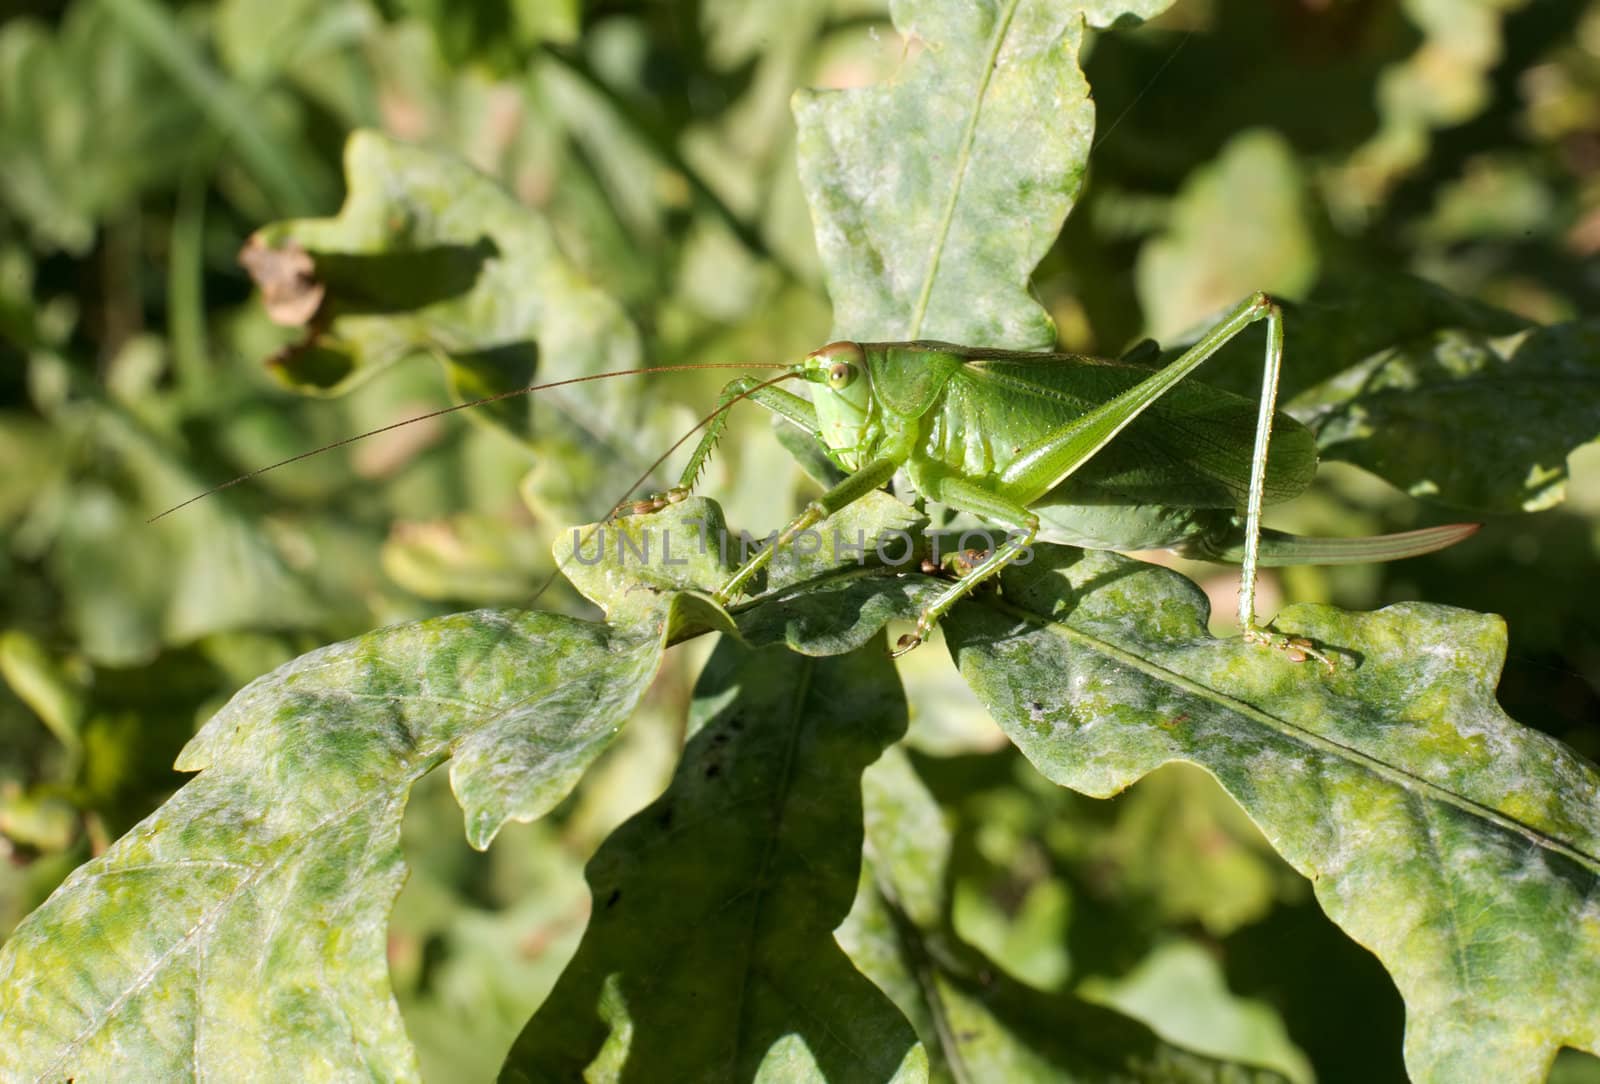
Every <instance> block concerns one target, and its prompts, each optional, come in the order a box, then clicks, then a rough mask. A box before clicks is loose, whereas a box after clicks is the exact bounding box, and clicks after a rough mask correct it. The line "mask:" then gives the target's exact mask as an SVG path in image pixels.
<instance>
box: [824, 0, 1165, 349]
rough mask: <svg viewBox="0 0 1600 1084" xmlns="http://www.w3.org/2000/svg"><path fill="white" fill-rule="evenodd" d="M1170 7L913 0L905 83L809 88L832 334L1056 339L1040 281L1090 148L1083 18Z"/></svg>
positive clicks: (905, 15)
mask: <svg viewBox="0 0 1600 1084" xmlns="http://www.w3.org/2000/svg"><path fill="white" fill-rule="evenodd" d="M1166 6H1167V5H1166V4H1165V3H1162V2H1159V0H1145V2H1143V3H1138V4H1128V3H1120V4H1119V3H1114V2H1113V3H1096V4H1093V5H1090V6H1089V7H1088V8H1087V9H1086V10H1085V9H1084V8H1083V7H1082V6H1081V5H1077V4H1055V3H1048V2H1046V0H985V2H983V3H974V4H948V3H942V2H937V0H898V2H896V3H894V4H893V5H892V7H891V11H892V13H893V16H894V22H895V27H896V28H897V29H898V30H899V31H900V33H901V34H902V35H903V36H904V37H905V38H906V39H907V42H908V46H907V48H908V51H910V52H911V53H912V55H910V57H909V59H907V60H906V61H905V63H904V65H903V66H902V68H901V70H900V72H899V73H898V74H897V76H896V77H895V78H894V79H892V80H889V81H888V82H885V83H881V84H879V85H877V86H872V87H865V88H861V89H857V90H845V91H801V92H800V93H798V94H796V95H795V99H794V111H795V121H796V123H797V125H798V128H799V134H798V153H799V167H800V179H801V182H802V184H803V185H804V187H805V191H806V199H807V200H808V202H809V203H810V205H811V215H812V220H813V222H814V224H815V227H816V235H817V248H818V251H819V253H820V255H821V258H822V263H823V267H824V270H825V274H826V278H827V283H828V294H829V296H830V297H832V298H833V303H834V326H833V333H834V337H835V338H840V339H861V340H903V339H942V340H945V341H947V342H958V343H981V344H983V345H985V346H996V347H1009V348H1012V349H1017V350H1047V349H1050V348H1052V347H1053V346H1054V345H1055V328H1054V326H1053V325H1052V324H1051V322H1050V318H1049V317H1048V316H1047V315H1046V313H1045V311H1044V310H1043V309H1042V308H1041V307H1040V306H1039V304H1038V302H1037V301H1035V300H1034V298H1033V296H1032V295H1031V293H1030V292H1029V290H1028V280H1029V276H1031V275H1032V273H1033V268H1034V266H1035V265H1036V264H1037V263H1038V262H1039V260H1040V259H1041V258H1042V257H1043V256H1044V254H1045V252H1046V250H1048V249H1049V247H1050V245H1051V244H1052V243H1053V242H1054V240H1055V237H1056V234H1057V233H1058V232H1059V231H1060V229H1061V223H1062V221H1063V220H1064V219H1065V218H1066V215H1067V211H1068V210H1069V209H1070V208H1071V207H1072V202H1073V199H1074V198H1075V197H1076V195H1077V193H1078V190H1079V188H1080V187H1081V185H1082V182H1083V173H1084V167H1085V163H1086V162H1087V161H1088V157H1089V147H1090V141H1091V139H1092V136H1093V133H1094V103H1093V102H1092V101H1091V100H1090V98H1089V84H1088V82H1087V81H1086V80H1085V79H1084V77H1083V73H1082V72H1081V71H1080V70H1079V69H1078V49H1079V46H1080V44H1081V41H1082V36H1083V27H1084V20H1085V18H1090V19H1093V20H1095V21H1096V25H1105V24H1108V23H1110V22H1112V21H1115V20H1117V19H1118V18H1119V16H1120V15H1121V14H1122V13H1123V12H1131V14H1132V15H1133V16H1134V17H1135V18H1137V17H1148V16H1149V15H1152V14H1154V13H1155V12H1157V11H1159V10H1161V9H1163V8H1165V7H1166Z"/></svg>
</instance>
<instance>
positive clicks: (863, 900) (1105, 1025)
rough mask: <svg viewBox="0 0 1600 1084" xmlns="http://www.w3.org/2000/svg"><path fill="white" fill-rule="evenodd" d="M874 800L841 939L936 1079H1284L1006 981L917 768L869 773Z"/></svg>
mask: <svg viewBox="0 0 1600 1084" xmlns="http://www.w3.org/2000/svg"><path fill="white" fill-rule="evenodd" d="M865 793H866V812H867V840H868V852H869V854H870V855H871V856H872V861H871V862H870V863H869V865H868V867H867V873H868V876H867V877H866V878H865V880H864V881H863V884H862V887H861V891H860V893H859V894H858V895H857V897H856V904H855V907H854V909H853V910H852V911H851V913H850V917H849V919H848V920H847V921H846V923H845V925H844V926H843V927H841V929H840V931H839V938H840V941H841V942H842V943H843V944H844V945H845V947H846V949H847V950H848V951H849V952H850V955H851V958H852V959H854V960H855V961H856V963H857V965H858V966H860V967H861V968H862V970H863V971H865V972H866V973H867V974H868V975H870V976H871V977H872V979H873V981H874V982H876V983H877V984H878V985H879V986H880V987H882V988H883V990H884V991H885V992H886V993H888V994H889V996H890V997H891V998H893V999H894V1001H895V1003H896V1004H897V1005H899V1006H900V1008H901V1010H902V1011H903V1012H905V1014H906V1015H907V1017H908V1018H910V1019H911V1020H912V1022H913V1023H914V1024H915V1025H916V1026H917V1030H918V1033H919V1034H920V1035H921V1036H922V1040H923V1043H924V1045H926V1046H927V1048H928V1050H929V1053H930V1060H931V1062H932V1064H933V1069H934V1078H935V1079H937V1080H956V1081H961V1080H1006V1081H1041V1082H1043V1081H1059V1080H1074V1081H1085V1082H1092V1081H1105V1082H1110V1081H1124V1080H1164V1081H1175V1082H1176V1081H1183V1082H1196V1084H1198V1082H1220V1081H1236V1082H1240V1084H1243V1082H1246V1081H1259V1082H1261V1084H1267V1082H1271V1081H1281V1080H1282V1079H1283V1078H1282V1077H1281V1076H1280V1075H1279V1074H1277V1073H1276V1072H1273V1071H1271V1070H1267V1069H1258V1068H1255V1067H1250V1066H1244V1065H1239V1064H1233V1063H1229V1062H1226V1061H1219V1060H1216V1059H1213V1058H1210V1057H1206V1056H1204V1055H1200V1054H1196V1053H1194V1052H1192V1051H1189V1050H1185V1049H1183V1048H1182V1047H1179V1046H1177V1045H1175V1044H1173V1043H1169V1042H1166V1041H1164V1040H1162V1039H1161V1038H1160V1037H1158V1036H1157V1035H1156V1034H1155V1033H1154V1032H1152V1031H1151V1030H1150V1029H1149V1028H1147V1027H1145V1026H1144V1025H1143V1024H1141V1023H1139V1022H1138V1021H1136V1020H1133V1019H1131V1018H1129V1017H1126V1016H1123V1015H1122V1014H1120V1013H1118V1012H1116V1011H1114V1010H1111V1009H1107V1008H1102V1007H1100V1006H1096V1005H1092V1004H1090V1003H1089V1002H1086V1001H1084V1000H1082V999H1080V998H1077V997H1074V996H1072V995H1070V994H1061V993H1046V992H1044V991H1041V990H1037V989H1034V988H1032V987H1030V986H1028V985H1026V984H1024V983H1022V982H1019V981H1017V980H1016V979H1014V978H1012V977H1011V976H1009V975H1007V974H1006V973H1005V972H1004V971H1002V970H1001V969H999V968H997V967H996V966H995V965H994V963H993V962H992V961H990V960H988V959H987V958H985V956H984V955H983V953H982V952H980V951H979V950H977V949H976V948H974V947H973V946H971V945H969V944H967V943H965V942H964V941H962V939H961V938H960V937H959V935H958V934H957V933H956V931H955V929H954V926H953V922H952V918H951V900H950V898H949V897H950V885H951V880H952V878H951V873H950V866H951V862H952V847H953V840H952V838H951V833H950V830H949V828H948V826H947V825H946V824H945V823H944V820H943V816H942V813H941V810H940V809H939V807H938V805H937V804H936V803H935V802H934V799H933V796H932V795H931V794H929V793H928V791H927V788H926V787H925V786H924V785H923V784H922V782H921V780H919V779H918V778H917V775H916V772H915V770H914V769H913V768H912V766H911V764H910V762H909V760H907V759H906V758H905V756H904V755H903V754H900V753H899V752H897V751H895V750H891V751H890V752H889V753H888V754H886V755H885V756H884V758H883V759H882V760H881V761H879V762H878V763H877V764H875V765H873V767H872V768H871V769H870V770H869V771H868V772H867V775H866V778H865Z"/></svg>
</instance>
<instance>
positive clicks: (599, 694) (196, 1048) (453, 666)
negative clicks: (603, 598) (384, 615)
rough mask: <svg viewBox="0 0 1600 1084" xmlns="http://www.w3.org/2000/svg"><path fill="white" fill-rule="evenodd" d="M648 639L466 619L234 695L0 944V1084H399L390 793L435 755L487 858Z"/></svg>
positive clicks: (578, 763)
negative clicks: (167, 790)
mask: <svg viewBox="0 0 1600 1084" xmlns="http://www.w3.org/2000/svg"><path fill="white" fill-rule="evenodd" d="M660 645H661V641H660V637H658V636H640V635H635V636H626V635H622V634H619V633H616V632H614V631H612V630H610V629H608V628H607V627H606V626H603V625H595V624H590V623H588V622H582V621H577V620H574V619H572V618H566V617H560V616H557V615H553V614H542V613H525V614H518V613H502V612H495V611H479V612H476V613H469V614H458V615H455V616H453V617H445V618H438V619H435V620H430V621H422V622H418V623H415V624H410V625H400V626H396V627H394V628H390V629H383V630H380V631H378V632H374V633H370V634H368V635H366V636H363V637H360V638H358V639H355V640H349V641H345V642H344V643H340V644H334V645H333V646H331V647H326V648H322V649H321V650H318V651H314V652H312V653H311V654H309V655H305V656H303V657H301V658H299V659H297V660H295V661H294V662H292V663H289V664H288V665H286V666H284V667H282V668H280V669H278V670H276V671H274V672H273V673H271V674H268V675H266V676H265V677H262V678H260V679H258V680H256V681H255V682H252V683H251V684H250V685H248V686H246V687H245V688H244V689H243V690H242V691H241V692H240V693H239V694H238V695H237V696H235V697H234V698H233V700H231V701H230V702H229V703H228V705H227V706H226V707H224V708H223V709H222V711H220V712H219V713H218V714H217V715H216V716H215V717H214V718H213V719H212V720H211V721H210V722H209V723H208V724H206V726H205V728H204V729H202V730H201V732H200V733H199V734H198V735H197V736H196V737H195V739H194V741H192V742H191V743H190V745H189V746H188V747H187V748H186V749H185V750H184V753H183V755H182V757H181V758H180V760H179V764H178V766H179V767H180V768H182V769H187V770H199V771H201V774H200V775H199V776H198V777H197V778H196V779H195V780H193V781H192V782H190V783H188V784H187V785H186V786H184V787H183V788H182V789H181V790H180V791H179V792H178V793H177V794H176V795H174V796H173V798H172V799H171V800H169V801H168V802H167V803H166V804H165V805H163V806H162V807H161V808H160V809H159V810H157V811H156V812H155V813H154V814H152V815H151V816H150V817H148V818H147V819H146V820H144V821H143V822H142V823H140V824H139V825H138V826H137V827H135V828H134V829H133V830H132V831H131V832H129V833H128V834H127V835H126V836H124V837H123V838H122V839H121V840H119V841H118V842H117V843H116V844H115V845H114V846H113V847H112V848H111V849H110V850H108V851H107V852H106V853H105V854H104V855H102V856H101V857H99V858H98V859H96V860H94V861H93V862H90V863H89V864H88V865H85V866H83V867H81V868H80V869H78V870H77V871H76V872H75V873H74V874H73V875H72V876H71V877H70V878H68V880H67V881H66V883H65V884H63V885H62V886H61V887H60V888H59V889H58V890H57V891H56V892H55V894H54V895H52V896H51V897H50V899H49V900H48V901H47V902H46V903H45V904H44V905H43V906H42V907H40V908H39V909H38V910H37V911H35V912H34V913H33V914H32V915H31V916H30V917H29V918H28V919H27V920H26V921H24V922H23V924H22V925H21V926H19V927H18V928H17V931H16V933H15V935H14V936H13V937H12V938H11V939H10V940H9V941H7V942H6V945H5V947H4V949H3V950H0V1077H3V1078H4V1079H6V1080H23V1079H27V1080H35V1079H39V1080H59V1079H66V1078H74V1077H75V1078H77V1079H86V1080H95V1079H120V1080H136V1079H137V1080H176V1079H188V1078H191V1077H208V1078H212V1079H223V1080H247V1079H272V1080H283V1079H299V1080H319V1079H331V1078H342V1077H360V1078H363V1079H367V1078H378V1079H415V1078H416V1076H417V1067H416V1062H415V1058H414V1055H413V1053H412V1051H411V1047H410V1044H409V1043H408V1042H407V1040H406V1036H405V1031H404V1028H403V1027H402V1025H401V1022H400V1016H399V1012H398V1010H397V1008H396V1006H395V1003H394V999H393V996H392V994H391V992H390V989H389V976H388V967H387V961H386V955H385V944H386V934H385V928H386V923H387V918H388V912H389V907H390V905H391V904H392V903H393V901H394V897H395V894H396V893H397V892H398V891H399V889H400V885H401V883H402V882H403V880H404V879H405V873H406V870H405V864H404V861H403V858H402V855H401V851H400V817H401V813H402V811H403V809H404V806H405V802H406V796H407V794H408V793H409V791H410V788H411V784H412V783H413V782H415V781H416V780H417V779H418V778H420V777H421V776H422V775H423V774H425V773H426V772H427V771H429V770H430V769H431V768H433V767H435V766H437V765H438V764H440V763H442V762H443V761H444V760H445V759H447V758H448V757H450V756H452V755H455V756H458V757H459V758H460V760H459V762H458V763H457V764H456V765H455V770H454V771H453V773H452V782H453V783H454V785H455V789H456V793H457V795H458V796H459V797H460V799H461V801H462V804H463V806H464V807H465V808H466V809H467V811H468V824H469V831H470V833H471V835H472V838H473V841H474V842H475V843H477V844H478V845H480V846H483V845H487V843H488V840H489V839H490V838H492V836H493V835H494V832H495V831H496V830H498V828H499V827H500V826H501V825H502V824H504V823H505V821H506V820H508V819H512V818H519V819H530V818H532V817H534V816H537V815H539V814H540V813H542V812H544V811H546V810H548V809H549V808H550V807H551V806H553V805H554V804H555V803H556V802H558V801H559V800H560V799H561V798H562V797H563V796H565V794H566V793H567V791H569V790H570V789H571V788H572V786H573V785H574V784H575V783H576V782H577V780H578V777H579V775H581V774H582V772H583V770H584V768H585V767H587V765H588V764H589V762H590V761H592V760H593V759H594V757H595V756H597V755H599V753H600V751H601V750H602V749H603V748H604V747H605V745H606V744H608V742H609V741H610V739H611V737H612V736H613V735H614V734H615V733H616V732H617V730H618V729H619V728H620V726H621V723H622V722H623V721H624V720H626V718H627V717H628V715H629V713H631V711H632V710H633V707H634V705H635V704H636V703H637V701H638V698H639V697H640V695H642V693H643V691H644V688H645V686H646V685H647V684H648V682H649V680H650V678H651V676H652V675H653V674H654V673H655V670H656V667H657V664H658V662H659V660H660V655H661V646H660Z"/></svg>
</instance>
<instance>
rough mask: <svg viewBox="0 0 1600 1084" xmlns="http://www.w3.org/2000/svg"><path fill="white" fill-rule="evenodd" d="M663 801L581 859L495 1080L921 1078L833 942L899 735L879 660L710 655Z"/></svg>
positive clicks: (888, 1019)
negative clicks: (867, 797)
mask: <svg viewBox="0 0 1600 1084" xmlns="http://www.w3.org/2000/svg"><path fill="white" fill-rule="evenodd" d="M691 725H692V726H693V727H694V730H693V736H692V737H691V738H690V740H689V744H688V747H687V748H686V749H685V751H684V755H683V759H682V761H681V762H680V764H679V766H678V770H677V774H676V775H675V776H674V778H673V781H672V785H671V786H670V787H669V788H668V790H667V792H666V793H665V794H663V795H662V796H661V797H660V798H659V799H657V800H656V801H655V802H654V803H653V804H652V805H651V806H650V807H649V808H647V809H645V810H644V811H643V812H641V813H639V814H638V815H637V816H635V817H634V818H633V819H632V820H630V821H629V822H628V823H627V824H625V825H623V826H622V827H621V828H620V829H618V830H617V831H616V832H615V833H613V834H612V836H611V837H610V838H609V839H608V840H607V841H606V843H605V845H604V846H602V847H601V849H600V851H599V853H598V854H596V855H595V857H594V859H593V861H591V862H590V864H589V868H588V871H587V876H588V880H589V884H590V888H591V890H592V892H593V896H594V914H593V916H592V917H591V919H590V922H589V928H588V930H587V932H586V933H585V935H584V940H583V944H582V945H581V946H580V947H579V949H578V955H577V956H576V957H575V958H574V959H573V961H572V963H571V964H570V965H569V966H568V968H567V970H566V971H565V972H564V973H563V975H562V977H561V980H560V981H559V982H558V983H557V985H556V988H555V990H554V991H553V992H552V993H551V995H550V998H549V999H548V1000H547V1001H546V1002H545V1004H544V1005H543V1006H542V1007H541V1008H540V1009H539V1011H538V1013H536V1014H535V1016H534V1018H533V1020H532V1021H530V1023H529V1024H528V1027H527V1028H526V1029H525V1030H524V1031H523V1033H522V1035H521V1036H520V1037H519V1038H518V1040H517V1043H516V1045H515V1047H514V1048H513V1049H512V1052H511V1055H510V1057H509V1059H508V1061H507V1065H506V1069H505V1072H504V1074H503V1078H504V1079H508V1080H528V1081H546V1080H549V1081H557V1080H560V1081H566V1080H574V1079H578V1078H579V1077H580V1076H581V1077H582V1078H584V1079H587V1080H595V1081H600V1080H701V1081H743V1080H752V1079H755V1080H801V1079H825V1080H830V1081H847V1080H860V1081H872V1080H897V1081H911V1080H924V1079H926V1069H927V1063H926V1055H925V1054H924V1052H923V1050H922V1048H921V1047H920V1046H919V1045H918V1043H917V1041H916V1036H915V1034H914V1033H913V1032H912V1030H911V1028H910V1026H909V1025H908V1024H907V1023H906V1021H905V1020H904V1019H903V1018H902V1017H901V1016H900V1014H899V1013H898V1012H897V1011H896V1010H895V1008H894V1006H893V1005H892V1004H890V1003H889V1001H888V1000H887V999H886V998H885V997H884V996H883V994H882V993H880V992H879V991H878V990H877V989H876V988H875V987H874V986H873V985H872V983H871V982H869V981H868V980H867V979H866V978H864V977H863V976H862V975H861V974H860V973H858V972H857V971H856V970H855V969H854V968H853V967H852V966H851V964H850V961H849V959H848V958H847V957H846V956H845V955H844V953H843V952H842V951H841V950H840V948H839V946H838V945H837V944H836V943H835V942H834V939H833V929H834V927H835V926H837V925H838V924H839V922H840V921H841V920H842V919H843V918H844V916H845V914H846V912H847V911H848V910H849V908H850V900H851V898H852V896H853V894H854V892H855V885H856V878H857V873H858V870H859V865H860V858H861V831H862V829H861V783H860V779H861V772H862V770H863V769H864V768H866V766H867V765H868V764H869V763H871V762H872V761H873V760H874V759H876V758H877V757H878V755H879V754H880V753H881V752H882V751H883V749H884V748H885V746H887V745H888V744H889V743H891V742H893V741H895V740H896V739H897V738H899V737H900V735H901V734H902V733H904V731H905V726H906V707H905V697H904V693H903V692H902V691H901V689H900V684H899V681H898V679H897V678H896V677H895V674H894V669H893V667H892V665H891V664H890V662H889V660H888V658H887V657H886V654H885V653H884V652H883V651H882V649H881V646H880V648H879V649H877V650H873V649H868V650H865V651H858V652H855V653H853V654H849V655H842V656H837V657H834V658H828V659H820V660H819V659H810V658H806V657H803V656H799V655H795V654H793V653H791V652H789V651H787V650H785V649H783V648H781V647H777V648H768V649H764V650H751V649H748V648H745V647H742V646H740V645H739V644H738V643H737V641H734V640H731V639H724V640H723V641H722V643H721V645H720V646H719V647H718V649H717V651H716V653H715V654H714V655H713V656H712V659H711V661H710V663H709V664H708V665H707V667H706V670H705V672H704V673H703V674H702V675H701V678H700V682H699V684H698V685H697V687H696V689H695V701H694V706H693V708H692V714H691Z"/></svg>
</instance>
